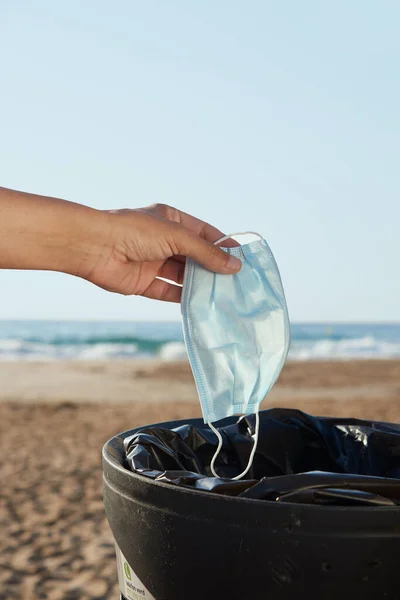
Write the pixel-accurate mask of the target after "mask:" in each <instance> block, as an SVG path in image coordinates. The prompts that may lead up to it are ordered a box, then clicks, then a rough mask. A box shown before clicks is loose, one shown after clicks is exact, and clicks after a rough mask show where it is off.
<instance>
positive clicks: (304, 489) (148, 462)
mask: <svg viewBox="0 0 400 600" xmlns="http://www.w3.org/2000/svg"><path fill="white" fill-rule="evenodd" d="M254 426H255V418H254V415H252V416H246V417H242V418H240V419H239V420H238V421H237V422H234V423H230V424H228V425H226V426H224V427H220V429H219V430H220V432H221V434H222V436H223V446H222V449H221V451H220V453H219V455H218V459H217V464H216V469H217V472H218V473H219V474H220V475H221V476H220V477H218V478H215V477H212V476H211V472H210V462H211V458H212V456H213V455H214V453H215V451H216V447H217V439H216V436H215V434H214V433H213V432H212V431H211V430H210V429H209V428H208V427H207V426H206V425H204V427H199V428H196V427H194V426H193V425H190V424H187V425H181V426H179V427H176V428H173V429H167V428H166V427H161V426H160V427H158V426H151V427H144V428H142V429H140V430H138V431H137V432H136V433H135V434H134V435H131V436H129V437H127V438H125V440H124V448H125V466H126V467H127V468H128V469H130V470H132V471H134V472H136V473H140V474H142V475H143V476H145V477H150V478H152V479H155V480H158V481H163V482H166V483H169V484H171V485H174V486H180V487H184V488H192V489H193V488H194V489H196V490H200V491H204V492H207V493H213V494H224V495H227V496H236V497H241V498H253V499H257V500H265V501H273V502H296V503H306V504H319V505H346V506H351V505H356V506H360V505H364V506H393V505H400V425H396V424H390V423H381V422H374V421H363V420H359V419H340V418H328V417H313V416H311V415H308V414H306V413H303V412H301V411H299V410H290V409H270V410H265V411H262V412H260V432H259V440H258V445H257V451H256V454H255V457H254V461H253V464H252V467H251V469H250V471H249V472H248V475H247V478H246V479H241V480H239V481H232V477H234V476H235V475H237V474H238V473H240V472H241V471H242V470H243V468H244V467H245V466H246V465H247V461H248V457H249V453H250V450H251V447H252V444H253V439H252V437H251V436H252V435H253V434H254Z"/></svg>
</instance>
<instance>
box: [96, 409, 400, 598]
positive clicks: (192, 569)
mask: <svg viewBox="0 0 400 600" xmlns="http://www.w3.org/2000/svg"><path fill="white" fill-rule="evenodd" d="M235 420H236V419H228V420H226V422H225V425H227V424H229V423H233V422H234V421H235ZM183 423H189V424H191V425H193V426H194V427H196V428H204V427H205V426H204V424H203V421H202V420H201V419H193V420H190V421H185V422H170V423H162V424H157V425H156V426H148V428H147V429H149V428H153V427H157V428H166V429H173V428H176V427H179V426H182V425H183ZM397 428H398V426H397ZM142 429H143V428H138V429H134V430H131V431H127V432H124V433H121V434H119V435H117V436H115V437H114V438H112V439H111V440H110V441H109V442H108V443H107V444H106V445H105V446H104V449H103V469H104V503H105V509H106V514H107V517H108V521H109V523H110V526H111V529H112V532H113V535H114V538H115V541H116V546H117V562H118V573H119V580H120V586H121V592H124V594H125V596H123V597H124V598H126V600H136V599H137V598H144V599H149V600H151V599H153V598H154V599H155V600H205V599H207V600H214V599H215V600H219V599H223V600H294V599H296V600H297V599H298V598H308V599H309V600H312V599H318V600H331V599H332V600H333V599H334V600H338V599H340V600H344V599H347V598H348V599H352V600H355V599H357V600H358V599H361V598H362V599H363V600H368V599H372V598H373V599H374V600H376V599H377V598H379V599H381V598H382V599H389V600H395V599H400V583H399V582H398V581H397V574H398V573H397V569H398V561H399V557H400V506H398V505H388V506H384V505H383V506H369V505H364V506H360V505H354V506H340V505H336V506H332V505H325V506H324V505H315V504H306V503H299V502H266V501H265V500H257V499H249V498H244V497H230V496H225V495H221V494H218V493H217V494H216V493H207V492H204V491H198V490H196V489H190V488H188V487H180V486H176V485H171V484H170V483H165V482H163V481H157V480H154V479H152V478H150V477H145V476H143V475H141V474H138V473H135V472H132V471H130V470H129V469H128V468H127V466H126V462H125V450H124V443H123V442H124V439H126V438H127V437H128V436H132V435H133V434H135V433H136V432H138V431H140V430H142ZM360 443H362V440H360ZM393 448H397V446H396V445H394V446H393ZM393 452H394V453H396V452H397V450H393ZM394 458H396V456H395V457H394ZM398 459H399V456H397V458H396V460H398ZM398 483H399V484H400V481H399V482H398Z"/></svg>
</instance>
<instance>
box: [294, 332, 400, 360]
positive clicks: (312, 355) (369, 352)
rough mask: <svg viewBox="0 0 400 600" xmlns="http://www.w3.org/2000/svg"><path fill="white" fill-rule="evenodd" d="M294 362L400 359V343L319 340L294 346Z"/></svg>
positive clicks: (368, 338)
mask: <svg viewBox="0 0 400 600" xmlns="http://www.w3.org/2000/svg"><path fill="white" fill-rule="evenodd" d="M289 358H290V359H292V360H346V359H390V358H400V342H397V341H393V342H392V341H387V340H383V339H377V338H375V337H373V336H363V337H360V338H347V339H338V340H334V339H329V338H328V339H318V340H316V341H315V342H312V343H300V342H298V341H297V340H295V341H294V342H293V344H292V347H291V350H290V353H289Z"/></svg>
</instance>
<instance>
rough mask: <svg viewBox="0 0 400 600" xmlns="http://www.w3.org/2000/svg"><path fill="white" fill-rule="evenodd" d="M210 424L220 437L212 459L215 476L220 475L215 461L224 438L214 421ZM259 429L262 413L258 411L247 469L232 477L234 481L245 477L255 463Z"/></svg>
mask: <svg viewBox="0 0 400 600" xmlns="http://www.w3.org/2000/svg"><path fill="white" fill-rule="evenodd" d="M208 426H209V427H210V429H212V431H213V432H214V433H215V435H216V436H217V438H218V447H217V449H216V451H215V453H214V456H213V457H212V459H211V464H210V469H211V473H212V474H213V475H214V477H219V476H218V474H217V472H216V471H215V461H216V460H217V457H218V454H219V453H220V451H221V448H222V444H223V439H222V435H221V433H220V432H219V431H218V429H216V428H215V427H214V425H213V424H212V423H209V424H208ZM259 431H260V414H259V412H258V411H257V412H256V426H255V430H254V441H253V447H252V449H251V452H250V457H249V462H248V463H247V467H246V468H245V470H244V471H243V472H242V473H240V475H236V477H232V481H237V480H238V479H242V477H244V476H245V475H246V474H247V473H248V471H249V469H250V467H251V465H252V464H253V460H254V455H255V453H256V450H257V444H258V434H259Z"/></svg>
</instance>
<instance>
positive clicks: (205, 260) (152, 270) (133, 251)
mask: <svg viewBox="0 0 400 600" xmlns="http://www.w3.org/2000/svg"><path fill="white" fill-rule="evenodd" d="M103 216H104V221H103V225H104V226H103V228H102V229H99V228H97V229H98V236H97V239H98V245H97V251H94V252H90V253H89V254H88V261H87V262H86V263H83V265H82V266H81V269H80V273H79V275H80V276H81V277H83V278H85V279H87V280H89V281H91V282H92V283H94V284H96V285H98V286H100V287H102V288H104V289H106V290H109V291H112V292H118V293H120V294H125V295H130V294H135V295H140V296H145V297H147V298H154V299H157V300H165V301H168V302H180V299H181V294H182V288H181V287H180V285H181V284H182V283H183V274H184V269H185V260H186V257H187V256H189V257H190V258H193V259H195V260H197V261H198V262H199V263H201V264H202V265H204V266H205V267H206V268H208V269H210V270H212V271H215V272H217V273H226V274H229V273H230V274H233V273H236V272H237V271H239V270H240V267H241V262H240V260H239V259H238V258H235V257H233V256H230V255H228V254H227V253H226V252H223V251H222V250H220V249H219V248H218V247H217V246H214V245H213V243H214V242H215V241H217V240H218V239H219V238H221V237H223V235H224V234H223V233H222V232H221V231H219V230H218V229H216V228H215V227H212V226H211V225H209V224H208V223H205V222H204V221H201V220H199V219H196V218H195V217H192V216H191V215H188V214H186V213H184V212H181V211H179V210H177V209H175V208H172V207H170V206H166V205H163V204H156V205H153V206H150V207H148V208H141V209H136V210H128V209H127V210H119V211H105V212H104V213H103ZM237 245H238V244H237V242H235V241H234V240H227V241H225V242H224V246H237ZM160 278H162V279H160ZM163 279H168V280H169V281H172V282H174V283H175V284H177V285H174V284H173V283H168V282H166V281H163Z"/></svg>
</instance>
